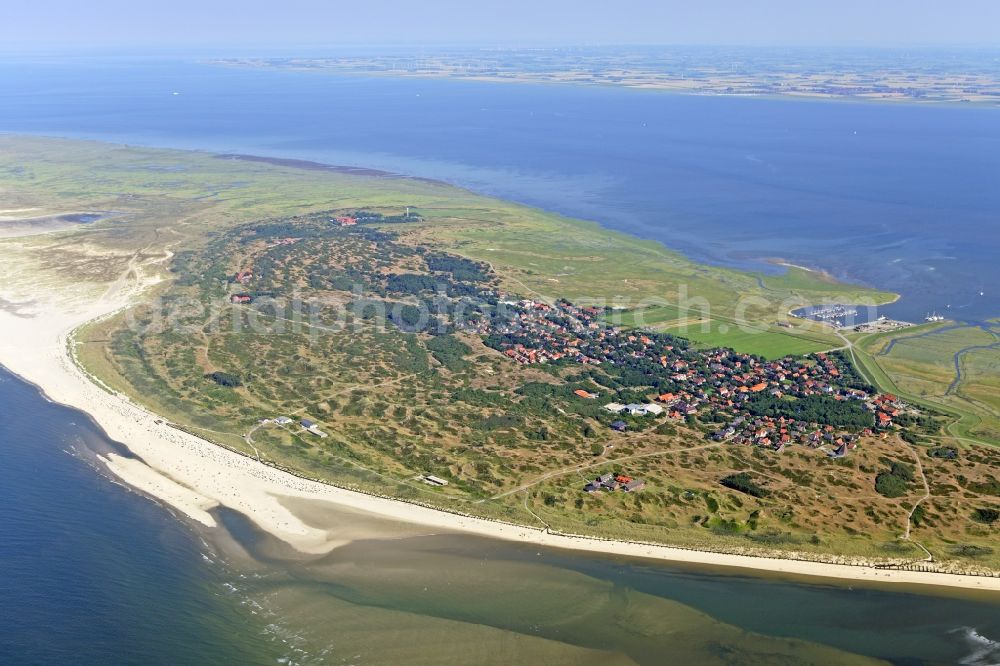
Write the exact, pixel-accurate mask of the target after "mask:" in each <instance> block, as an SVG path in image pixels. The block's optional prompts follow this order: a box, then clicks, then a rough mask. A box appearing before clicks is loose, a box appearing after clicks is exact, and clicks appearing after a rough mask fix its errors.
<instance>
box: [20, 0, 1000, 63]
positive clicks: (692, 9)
mask: <svg viewBox="0 0 1000 666" xmlns="http://www.w3.org/2000/svg"><path fill="white" fill-rule="evenodd" d="M365 43H369V44H379V45H385V44H441V43H452V44H480V45H489V46H492V45H503V44H515V45H533V44H554V45H558V44H599V43H604V44H625V43H643V44H766V45H785V44H788V45H801V44H815V45H837V44H850V45H863V46H899V45H938V44H947V45H976V46H982V45H990V44H993V45H1000V1H998V0H823V1H815V0H763V1H758V2H754V1H753V0H645V1H639V0H422V1H417V2H412V1H405V0H349V1H346V2H345V1H343V0H327V1H325V2H324V1H321V0H169V1H164V0H4V2H3V8H2V9H0V49H3V50H6V51H17V50H52V49H70V50H72V49H78V48H99V49H116V48H123V47H124V48H129V49H136V48H155V49H163V48H175V47H182V48H186V47H195V46H198V47H218V48H223V49H225V48H235V47H239V48H240V49H241V50H243V51H252V50H254V49H261V50H263V49H269V48H280V47H284V48H286V50H288V47H324V48H330V47H336V46H338V45H356V44H365Z"/></svg>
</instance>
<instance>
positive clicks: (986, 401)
mask: <svg viewBox="0 0 1000 666" xmlns="http://www.w3.org/2000/svg"><path fill="white" fill-rule="evenodd" d="M998 333H1000V332H998V331H997V330H996V327H995V326H988V325H987V326H968V325H956V324H949V323H946V322H942V323H937V324H930V325H924V326H918V327H915V328H910V329H904V330H902V331H894V332H889V333H879V334H866V335H852V336H851V339H852V341H853V342H854V349H853V351H854V353H855V356H856V358H857V360H858V362H859V363H860V364H861V366H862V368H863V370H864V372H865V374H866V375H867V376H868V377H869V379H871V380H873V381H875V382H876V383H878V384H879V385H880V386H883V387H885V388H886V389H887V390H891V391H894V392H896V393H899V394H900V395H902V396H905V397H907V399H910V400H912V401H914V402H917V403H919V404H924V405H926V406H927V407H929V408H931V409H935V410H937V411H940V412H943V413H946V414H949V415H951V416H952V417H953V418H954V419H955V420H954V422H953V423H952V424H950V425H949V426H948V427H947V429H946V430H947V432H948V434H949V435H950V436H951V437H952V438H954V440H955V441H956V442H958V443H962V442H978V443H983V444H991V445H997V444H998V443H1000V398H998V396H1000V334H998ZM956 359H957V360H956ZM959 370H961V374H959Z"/></svg>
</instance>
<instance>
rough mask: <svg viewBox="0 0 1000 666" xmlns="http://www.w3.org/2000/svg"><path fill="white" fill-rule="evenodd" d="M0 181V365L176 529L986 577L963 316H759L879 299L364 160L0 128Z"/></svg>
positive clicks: (981, 444)
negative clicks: (396, 527)
mask: <svg viewBox="0 0 1000 666" xmlns="http://www.w3.org/2000/svg"><path fill="white" fill-rule="evenodd" d="M0 193H2V201H3V202H4V203H3V210H0V248H2V251H3V256H4V259H5V261H4V262H3V264H2V266H0V363H3V364H4V365H5V366H7V367H8V368H10V369H11V370H12V371H14V372H15V373H17V374H19V375H20V376H22V377H24V378H26V379H28V380H30V381H33V382H35V383H36V384H38V385H39V386H40V387H41V388H42V389H43V390H44V391H45V392H46V393H47V394H48V395H49V397H51V398H52V399H53V400H57V401H60V402H64V403H66V404H69V405H72V406H75V407H78V408H80V409H83V410H85V411H86V412H88V413H89V414H91V415H92V416H93V417H94V419H95V420H96V421H97V422H98V423H99V424H100V425H101V426H102V427H104V428H105V430H106V431H107V432H108V434H109V435H110V436H111V437H112V438H114V439H116V440H118V441H121V442H122V443H124V444H125V445H126V446H127V447H128V450H129V451H130V452H131V455H121V454H118V453H108V454H106V455H102V457H101V462H102V464H104V465H106V466H107V468H108V469H109V470H110V471H112V472H113V473H114V474H116V475H117V476H119V477H120V478H121V479H123V480H124V481H125V482H126V483H128V484H130V485H131V486H133V487H135V488H137V489H138V490H140V491H142V492H144V493H147V494H149V495H150V496H152V497H155V498H157V499H158V500H160V501H162V502H164V503H166V504H168V505H169V506H171V507H174V508H175V509H176V510H177V511H179V512H180V513H183V514H184V515H186V516H188V517H189V518H190V519H192V520H193V521H195V523H198V524H201V525H204V526H208V527H212V526H216V525H218V524H219V518H218V514H217V510H218V509H219V507H226V508H229V509H233V510H236V511H239V512H241V513H244V514H245V515H246V516H247V517H249V518H250V519H251V520H252V521H253V522H254V523H255V524H256V525H257V526H258V527H260V528H261V529H263V530H266V531H268V532H270V533H272V534H274V535H275V536H276V537H278V538H280V539H282V540H284V541H286V542H287V543H289V544H290V545H292V546H293V547H295V548H296V549H298V550H301V551H302V552H304V553H322V552H327V551H328V550H329V549H331V548H333V547H336V545H337V544H338V536H337V535H336V534H333V533H331V532H329V531H327V530H325V529H323V527H322V526H321V525H315V524H311V523H310V522H309V520H307V518H306V517H305V516H303V515H302V512H301V511H300V506H301V502H302V501H303V500H308V501H316V502H333V503H336V504H339V505H342V506H346V507H352V508H357V509H362V510H365V511H371V512H374V513H379V514H382V515H388V516H391V517H393V518H396V519H398V520H403V521H407V522H413V523H416V524H422V525H428V526H433V527H434V528H436V529H441V530H457V531H466V532H472V533H477V534H482V535H487V536H492V537H499V538H507V539H516V540H521V541H529V542H533V543H539V544H543V545H552V546H557V547H563V548H580V549H587V550H597V551H603V552H608V553H618V554H623V555H633V556H639V557H655V558H665V559H674V560H678V561H691V562H703V563H717V564H727V565H731V566H744V567H756V568H762V569H771V570H774V571H782V572H788V573H805V574H813V575H822V576H831V577H843V578H856V579H861V580H876V581H877V580H885V581H892V580H897V581H909V582H923V583H931V584H940V585H960V586H965V587H972V588H981V589H997V588H998V587H1000V578H997V577H996V576H995V574H996V572H997V571H1000V554H998V553H997V552H996V551H995V543H996V530H997V529H998V522H997V521H998V518H1000V510H998V506H1000V480H998V478H997V474H998V472H997V470H998V468H1000V449H998V448H997V446H996V442H997V441H998V438H997V437H996V434H997V433H998V432H1000V425H998V423H997V418H996V414H997V412H996V411H995V409H994V408H993V407H992V405H993V404H994V403H995V402H996V395H998V392H997V390H996V382H997V381H998V379H997V377H998V373H997V372H996V368H997V367H998V366H997V353H998V345H997V344H996V341H997V338H996V336H995V331H993V330H992V329H989V327H985V328H984V327H976V328H973V327H965V326H961V325H959V324H955V323H953V322H933V323H929V324H925V325H919V326H912V327H907V328H904V329H900V330H888V331H876V332H870V331H858V332H854V331H847V332H844V331H841V330H838V329H836V328H833V327H831V326H829V325H827V324H825V323H823V322H820V321H812V320H809V319H802V318H796V317H794V316H791V315H790V314H789V313H790V312H791V311H793V310H795V309H797V308H801V307H806V306H811V305H817V304H822V303H866V302H867V303H884V302H888V301H890V300H892V299H893V298H895V295H894V294H889V293H884V292H878V291H874V290H871V289H867V288H863V287H859V286H856V285H850V284H844V283H839V282H836V281H833V280H831V279H830V278H828V277H827V276H825V275H823V274H821V273H816V272H812V271H808V270H805V269H801V268H796V267H789V268H788V269H787V271H786V272H784V273H782V274H780V275H764V274H756V273H746V272H741V271H736V270H730V269H726V268H720V267H714V266H703V265H699V264H696V263H694V262H692V261H690V260H689V259H687V258H686V257H684V256H682V255H681V254H679V253H677V252H674V251H672V250H670V249H668V248H666V247H664V246H662V245H661V244H659V243H655V242H650V241H644V240H640V239H637V238H634V237H632V236H629V235H626V234H622V233H618V232H613V231H609V230H607V229H604V228H601V227H600V226H598V225H596V224H593V223H590V222H585V221H580V220H573V219H567V218H564V217H560V216H557V215H553V214H549V213H546V212H543V211H539V210H536V209H532V208H529V207H525V206H520V205H516V204H512V203H508V202H504V201H499V200H496V199H492V198H488V197H484V196H480V195H477V194H475V193H472V192H468V191H465V190H462V189H458V188H455V187H452V186H449V185H445V184H442V183H438V182H433V181H428V180H425V179H419V178H411V177H406V176H402V175H399V174H392V173H386V172H380V171H373V170H368V169H358V168H348V167H328V166H326V165H318V164H314V163H308V162H296V161H291V160H275V159H268V158H258V157H251V156H243V155H212V154H207V153H198V152H183V151H171V150H154V149H148V148H136V147H128V146H120V145H110V144H102V143H95V142H85V141H70V140H59V139H45V138H37V137H16V136H2V137H0ZM949 354H951V356H949ZM956 359H959V361H958V362H959V365H960V371H959V374H958V377H957V378H956V377H955V376H954V373H952V374H951V375H949V373H948V372H946V368H947V365H948V363H949V362H956ZM960 574H964V575H960Z"/></svg>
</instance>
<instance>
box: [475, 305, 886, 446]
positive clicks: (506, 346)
mask: <svg viewBox="0 0 1000 666" xmlns="http://www.w3.org/2000/svg"><path fill="white" fill-rule="evenodd" d="M501 303H502V304H503V305H505V306H506V307H507V308H508V311H507V312H506V313H505V314H506V316H505V317H503V318H493V319H492V320H489V321H488V322H486V323H485V324H481V325H480V327H481V328H483V330H482V331H480V332H482V333H484V334H485V335H486V340H487V344H489V345H490V346H493V347H494V348H496V349H499V350H500V351H501V352H502V353H504V354H505V355H507V356H508V357H510V358H511V359H513V360H515V361H517V362H518V363H524V364H534V363H549V362H556V361H563V362H565V361H573V362H577V363H582V364H594V365H603V366H615V367H616V368H617V370H618V372H616V373H613V374H617V375H619V376H624V377H626V378H636V377H638V380H636V381H634V382H633V384H634V385H635V386H637V387H638V386H640V385H644V386H646V387H653V389H654V390H655V391H656V394H655V399H654V398H653V395H652V394H651V395H650V399H649V400H648V401H646V402H641V403H640V402H635V403H627V404H623V403H619V402H610V403H608V404H607V405H605V406H604V409H606V410H607V411H609V412H612V413H613V414H616V415H623V416H624V415H628V416H660V415H662V414H664V413H665V414H666V416H667V417H668V418H671V419H675V420H683V419H685V418H686V417H687V416H690V415H694V414H698V413H699V412H703V411H709V412H713V414H712V416H713V419H712V420H714V421H723V422H725V417H726V415H728V416H729V417H730V418H731V420H730V421H729V423H728V425H727V426H726V427H725V428H723V429H721V430H720V431H718V432H717V433H716V434H715V437H716V438H717V439H719V440H733V441H734V442H737V443H750V444H756V445H761V446H769V447H773V448H781V447H783V446H785V445H786V444H789V443H792V442H795V443H802V444H811V445H814V446H821V445H824V444H829V445H831V446H832V447H834V449H835V450H837V451H840V450H843V451H844V452H846V451H847V450H849V449H850V448H852V446H853V445H855V442H856V439H857V434H858V433H848V432H846V431H844V432H838V431H837V428H834V427H833V426H830V425H828V424H825V423H818V422H803V421H796V420H794V419H788V418H785V417H780V416H779V417H771V416H758V417H754V416H752V411H753V410H750V409H748V407H749V406H750V404H751V403H752V401H753V400H754V398H755V397H756V396H764V397H767V398H769V399H778V400H780V399H782V398H786V397H791V398H807V397H809V396H825V397H826V398H828V399H829V400H833V401H861V402H862V403H863V404H864V407H865V409H867V410H868V411H870V412H872V413H873V419H872V427H873V428H875V427H877V428H886V427H888V426H890V425H892V418H893V417H894V416H896V415H898V414H899V411H900V409H903V408H905V406H904V405H902V404H901V403H899V401H898V399H897V398H896V397H895V396H879V395H876V394H873V393H870V392H869V391H866V390H863V389H860V388H855V387H853V386H851V385H850V384H851V383H852V382H850V381H847V380H845V378H844V377H843V376H842V369H841V367H840V366H839V365H838V360H837V359H836V358H834V357H833V356H831V355H828V354H822V353H820V354H814V355H812V356H811V357H808V358H795V357H786V358H783V359H778V360H774V361H768V360H765V359H762V358H760V357H757V356H753V355H751V354H743V353H739V352H735V351H733V350H731V349H721V348H720V349H709V350H698V349H693V348H691V347H690V346H689V345H688V343H687V342H686V341H685V340H681V339H678V338H675V337H673V336H669V335H662V334H656V333H647V334H642V333H637V332H632V331H626V330H621V329H617V328H615V327H613V326H610V325H609V324H607V322H605V321H604V319H603V317H604V314H605V311H604V310H603V309H601V308H593V307H578V306H574V305H572V304H570V303H568V302H566V301H559V302H557V303H555V304H554V305H550V304H546V303H538V302H535V301H530V300H521V301H501ZM643 382H644V384H643ZM581 393H586V391H582V390H581V391H577V394H578V395H580V394H581ZM591 396H592V394H589V393H588V395H587V396H586V397H591ZM581 397H584V396H581ZM593 397H596V395H593ZM720 416H721V417H722V418H719V417H720ZM611 425H612V428H614V429H616V430H624V429H625V427H626V425H625V422H624V421H615V422H613V423H612V424H611ZM866 433H867V434H870V433H871V429H866V431H864V432H862V433H861V434H866Z"/></svg>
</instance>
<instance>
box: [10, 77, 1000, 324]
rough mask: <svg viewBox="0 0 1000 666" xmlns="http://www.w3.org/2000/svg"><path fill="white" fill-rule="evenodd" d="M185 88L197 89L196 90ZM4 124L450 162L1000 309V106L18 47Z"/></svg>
mask: <svg viewBox="0 0 1000 666" xmlns="http://www.w3.org/2000/svg"><path fill="white" fill-rule="evenodd" d="M174 93H178V94H174ZM0 100H2V101H0V131H4V132H15V133H16V132H26V133H27V132H30V133H40V134H49V135H59V136H75V137H87V138H94V139H105V140H114V141H122V142H130V143H135V144H141V145H150V146H164V147H177V148H193V149H200V150H210V151H219V152H243V153H253V154H261V155H269V156H279V157H293V158H304V159H312V160H316V161H321V162H328V163H335V164H347V165H360V166H368V167H375V168H381V169H386V170H390V171H397V172H401V173H406V174H412V175H418V176H424V177H430V178H437V179H440V180H444V181H448V182H452V183H456V184H458V185H462V186H466V187H469V188H471V189H473V190H476V191H479V192H484V193H487V194H493V195H497V196H500V197H504V198H508V199H513V200H516V201H520V202H524V203H527V204H531V205H535V206H539V207H542V208H545V209H548V210H553V211H557V212H560V213H565V214H568V215H572V216H576V217H581V218H584V219H589V220H594V221H597V222H600V223H601V224H604V225H606V226H608V227H611V228H614V229H619V230H623V231H626V232H629V233H632V234H635V235H638V236H641V237H645V238H652V239H656V240H660V241H662V242H664V243H665V244H666V245H668V246H669V247H671V248H675V249H678V250H681V251H683V252H685V253H686V254H687V255H689V256H691V257H692V258H694V259H696V260H698V261H703V262H709V263H715V264H724V265H728V266H736V267H741V268H748V269H754V270H762V271H775V270H779V269H777V268H776V267H774V266H773V265H771V264H769V263H766V260H767V259H773V258H780V259H784V260H788V261H790V262H791V263H795V264H801V265H805V266H809V267H815V268H821V269H824V270H826V271H828V272H830V273H831V274H833V275H835V276H837V277H839V278H842V279H845V280H852V281H857V282H861V283H864V284H868V285H871V286H876V287H880V288H884V289H888V290H893V291H897V292H899V293H902V294H903V298H902V300H901V301H900V302H899V303H897V304H894V305H891V306H888V307H886V308H885V314H887V315H890V316H894V317H899V318H904V319H908V320H915V321H919V320H921V319H922V318H923V317H924V316H925V315H926V314H927V313H928V312H932V311H936V312H938V313H941V314H945V315H947V316H949V317H954V318H958V319H961V320H964V321H970V322H981V321H983V320H986V319H990V318H994V317H998V316H1000V286H998V285H1000V262H997V261H996V256H997V255H998V253H1000V187H998V186H997V185H998V183H1000V108H986V107H975V106H958V105H952V106H935V105H894V104H862V103H847V102H816V101H811V102H805V101H791V100H778V99H746V98H729V97H708V96H683V95H673V94H664V93H657V92H652V91H639V90H627V89H619V88H613V87H573V86H564V85H518V84H501V83H483V82H464V81H448V80H416V79H393V78H386V77H375V78H372V77H367V78H366V77H349V76H335V75H329V74H317V73H311V72H293V71H264V70H250V69H235V68H224V67H220V66H213V65H208V64H197V63H188V62H180V61H165V60H152V59H142V60H120V59H117V60H116V59H110V58H106V59H74V60H65V59H62V60H60V59H52V60H45V59H34V60H20V61H10V60H8V61H3V62H0Z"/></svg>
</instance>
